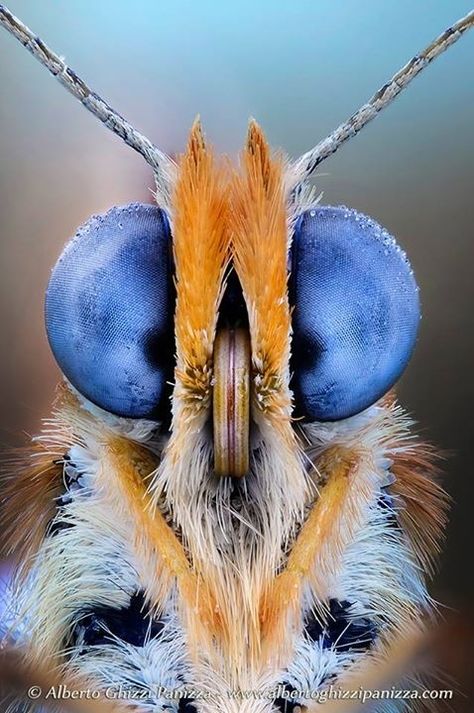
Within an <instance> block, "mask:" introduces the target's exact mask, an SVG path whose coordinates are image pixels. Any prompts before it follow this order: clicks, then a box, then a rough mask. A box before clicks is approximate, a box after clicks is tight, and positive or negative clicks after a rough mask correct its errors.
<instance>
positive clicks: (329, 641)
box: [305, 599, 377, 651]
mask: <svg viewBox="0 0 474 713" xmlns="http://www.w3.org/2000/svg"><path fill="white" fill-rule="evenodd" d="M351 607H352V605H351V603H350V602H348V601H344V600H343V601H338V600H337V599H331V600H330V602H329V615H328V618H327V621H326V623H325V624H321V622H320V621H319V620H318V619H316V617H315V616H314V615H313V614H312V613H309V614H308V615H307V617H306V621H305V632H306V635H307V636H308V638H309V639H311V640H312V641H315V642H316V641H321V642H322V645H323V647H324V648H329V647H331V646H334V647H335V648H336V649H337V651H365V650H367V649H369V648H370V647H371V645H372V643H373V642H374V640H375V638H376V636H377V628H376V626H375V623H374V622H373V621H371V620H370V619H368V618H366V617H357V616H354V614H352V613H351V611H350V610H351Z"/></svg>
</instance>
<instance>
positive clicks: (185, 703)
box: [178, 698, 198, 713]
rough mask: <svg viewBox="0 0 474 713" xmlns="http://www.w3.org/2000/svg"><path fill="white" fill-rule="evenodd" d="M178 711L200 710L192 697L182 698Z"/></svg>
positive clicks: (191, 711) (185, 712) (190, 711)
mask: <svg viewBox="0 0 474 713" xmlns="http://www.w3.org/2000/svg"><path fill="white" fill-rule="evenodd" d="M178 713H198V711H197V708H196V706H195V705H194V703H193V701H192V699H191V698H180V699H179V704H178Z"/></svg>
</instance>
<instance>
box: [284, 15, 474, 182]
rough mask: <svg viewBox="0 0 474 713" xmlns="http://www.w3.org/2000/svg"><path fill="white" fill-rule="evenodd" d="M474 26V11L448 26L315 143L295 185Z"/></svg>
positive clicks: (297, 166) (295, 172)
mask: <svg viewBox="0 0 474 713" xmlns="http://www.w3.org/2000/svg"><path fill="white" fill-rule="evenodd" d="M473 26H474V10H472V11H471V12H470V13H468V14H467V15H466V16H465V17H463V18H461V19H460V20H458V22H456V23H455V24H454V25H453V26H452V27H449V28H448V29H447V30H445V31H444V32H443V34H441V35H440V36H439V37H438V38H437V39H435V40H433V42H431V44H429V45H428V47H426V48H425V49H424V50H423V51H422V52H420V54H417V55H415V57H413V58H412V59H411V60H410V61H409V62H408V64H406V65H405V66H404V67H402V69H400V70H399V71H398V72H397V73H396V74H395V75H394V76H393V77H392V79H390V81H389V82H387V83H386V84H384V85H383V87H381V88H380V89H379V90H378V91H377V92H376V93H375V94H374V95H373V97H372V98H371V99H369V101H368V102H367V103H366V104H364V105H363V106H362V107H361V108H360V109H359V110H358V111H356V112H355V114H352V116H351V117H350V118H349V119H348V120H347V121H345V122H344V123H343V124H341V125H340V126H338V127H337V129H335V130H334V131H333V132H332V134H330V135H329V136H328V137H327V138H325V139H323V140H322V141H320V142H319V144H316V146H315V147H314V148H312V149H311V150H310V151H307V152H306V153H305V154H303V155H302V156H301V157H300V158H299V159H297V160H296V161H295V162H294V163H293V165H292V179H293V180H294V184H293V185H297V184H299V183H301V182H302V181H304V180H305V179H306V178H308V177H309V176H310V175H311V174H312V173H313V172H314V171H315V169H316V168H317V167H318V166H319V164H320V163H322V162H323V161H324V160H325V159H326V158H328V156H331V154H333V153H334V152H335V151H337V150H338V148H339V147H340V146H342V144H343V143H344V142H345V141H347V140H348V139H350V138H351V137H352V136H356V134H358V133H359V131H360V130H361V129H363V128H364V126H365V125H366V124H368V123H369V121H372V119H374V118H375V117H376V116H377V114H378V113H379V112H380V111H382V109H385V107H386V106H388V105H389V104H390V103H391V102H392V101H393V100H394V99H395V97H396V96H398V94H400V92H402V91H403V90H404V89H405V87H407V86H408V84H409V83H410V82H411V81H412V79H414V78H415V77H416V76H417V75H418V74H419V73H420V72H421V71H423V69H425V67H427V66H428V65H429V64H430V62H432V61H433V60H434V59H436V57H438V56H439V55H440V54H442V53H443V52H444V51H445V50H447V49H448V47H450V46H451V45H453V44H454V43H455V42H457V41H458V40H459V38H460V37H461V36H462V35H463V34H464V33H465V32H466V31H467V30H469V29H470V28H471V27H473Z"/></svg>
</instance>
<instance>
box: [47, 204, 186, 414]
mask: <svg viewBox="0 0 474 713" xmlns="http://www.w3.org/2000/svg"><path fill="white" fill-rule="evenodd" d="M173 311H174V292H173V285H172V262H171V237H170V230H169V225H168V221H167V218H166V216H165V214H164V213H163V211H161V210H160V209H159V208H157V207H155V206H152V205H145V204H139V203H134V204H131V205H128V206H124V207H120V208H119V207H114V208H112V209H111V210H109V212H108V213H106V214H105V215H101V216H94V217H92V218H91V219H90V220H89V221H88V222H87V223H85V225H83V226H82V227H81V228H79V230H78V232H77V233H76V236H75V237H74V238H73V239H72V240H71V241H70V242H69V243H68V245H67V246H66V248H65V249H64V251H63V253H62V255H61V257H60V258H59V260H58V262H57V264H56V266H55V268H54V270H53V272H52V275H51V279H50V282H49V286H48V289H47V293H46V304H45V316H46V330H47V333H48V339H49V343H50V345H51V349H52V351H53V353H54V356H55V358H56V361H57V362H58V364H59V366H60V368H61V370H62V371H63V373H64V375H65V376H66V377H67V378H68V379H69V381H70V382H71V383H72V384H73V386H75V388H76V389H77V390H78V391H79V392H80V393H81V394H82V395H83V396H85V397H86V398H87V399H89V400H90V401H92V402H93V403H94V404H96V405H98V406H100V407H101V408H103V409H105V410H107V411H109V412H111V413H114V414H116V415H119V416H126V417H129V418H151V419H153V418H156V417H157V414H158V412H159V409H160V403H161V401H162V398H163V396H164V392H165V384H166V381H167V380H168V379H169V378H170V370H172V358H173V349H174V346H173V338H174V337H173ZM171 373H172V371H171Z"/></svg>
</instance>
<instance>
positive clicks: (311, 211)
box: [309, 210, 316, 218]
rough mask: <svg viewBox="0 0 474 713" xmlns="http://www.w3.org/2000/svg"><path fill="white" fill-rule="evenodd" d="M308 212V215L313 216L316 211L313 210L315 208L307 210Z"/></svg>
mask: <svg viewBox="0 0 474 713" xmlns="http://www.w3.org/2000/svg"><path fill="white" fill-rule="evenodd" d="M309 214H310V216H311V217H312V218H314V217H315V215H316V211H315V210H310V211H309Z"/></svg>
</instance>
